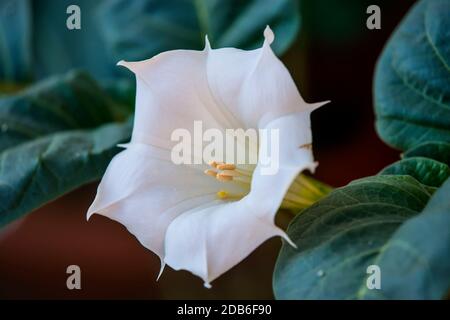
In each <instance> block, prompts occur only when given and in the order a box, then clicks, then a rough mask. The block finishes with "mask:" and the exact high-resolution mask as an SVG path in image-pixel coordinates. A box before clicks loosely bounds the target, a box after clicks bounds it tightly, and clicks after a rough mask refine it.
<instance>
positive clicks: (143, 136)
mask: <svg viewBox="0 0 450 320" xmlns="http://www.w3.org/2000/svg"><path fill="white" fill-rule="evenodd" d="M206 55H207V53H206V51H193V50H175V51H168V52H164V53H161V54H159V55H157V56H155V57H153V58H151V59H148V60H144V61H139V62H125V61H121V62H119V64H120V65H123V66H126V67H127V68H128V69H130V70H131V71H133V72H134V73H135V74H136V110H135V121H134V128H133V137H132V142H141V143H146V144H150V145H154V146H158V147H161V148H165V149H171V148H172V147H173V146H174V145H175V142H172V141H170V137H171V134H172V132H173V131H174V130H175V129H178V128H183V129H187V130H188V131H189V132H191V133H193V132H194V127H193V125H194V121H196V120H201V121H202V122H203V130H206V129H208V128H217V129H222V130H224V129H225V128H234V127H235V126H236V125H237V123H236V120H235V119H233V118H232V117H231V116H230V115H229V114H228V111H227V110H226V109H221V108H219V106H218V105H217V104H216V103H215V101H214V98H213V97H212V95H211V93H210V91H209V86H208V82H207V78H206Z"/></svg>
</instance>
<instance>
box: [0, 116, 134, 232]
mask: <svg viewBox="0 0 450 320" xmlns="http://www.w3.org/2000/svg"><path fill="white" fill-rule="evenodd" d="M130 127H131V125H130V123H123V124H106V125H103V126H101V127H99V128H96V129H92V130H84V131H83V130H76V131H67V132H62V133H54V134H51V135H49V136H46V137H43V138H38V139H36V140H33V141H30V142H27V143H24V144H21V145H19V146H18V147H15V148H10V149H8V150H6V151H4V152H2V153H1V154H0V226H2V225H5V224H6V223H8V222H10V221H12V220H13V219H16V218H18V217H20V216H22V215H23V214H25V213H27V212H29V211H31V210H33V209H35V208H37V207H39V206H41V205H43V204H45V203H46V202H48V201H50V200H53V199H54V198H56V197H58V196H61V195H62V194H64V193H66V192H69V191H71V190H73V189H75V188H77V187H79V186H80V185H82V184H85V183H88V182H91V181H95V180H97V179H99V178H100V177H101V176H102V175H103V173H104V171H105V169H106V166H107V165H108V163H109V162H110V160H111V158H112V157H113V156H114V155H115V154H116V153H117V152H118V151H119V148H118V147H117V144H118V143H122V142H125V141H127V140H128V139H129V137H130V131H131V128H130Z"/></svg>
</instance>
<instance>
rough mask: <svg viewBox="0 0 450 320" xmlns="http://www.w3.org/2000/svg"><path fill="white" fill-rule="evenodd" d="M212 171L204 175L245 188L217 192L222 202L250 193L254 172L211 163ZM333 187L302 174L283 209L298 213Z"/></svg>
mask: <svg viewBox="0 0 450 320" xmlns="http://www.w3.org/2000/svg"><path fill="white" fill-rule="evenodd" d="M209 166H210V167H211V169H206V170H205V171H204V173H205V174H206V175H208V176H210V177H213V178H216V179H217V180H219V181H222V182H233V183H237V184H239V185H240V186H241V187H243V189H244V190H247V191H246V192H241V193H233V192H230V191H227V190H220V191H218V192H217V197H218V198H219V199H222V200H240V199H242V198H243V197H244V196H246V195H247V194H248V192H250V186H251V181H252V174H253V170H248V169H244V168H241V167H239V168H238V167H237V166H236V165H234V164H231V163H223V162H216V161H212V162H210V163H209ZM331 190H332V188H331V187H329V186H327V185H325V184H323V183H321V182H319V181H317V180H315V179H313V178H311V177H308V176H306V175H304V174H300V175H299V176H298V177H297V178H296V179H295V180H294V181H293V182H292V184H291V186H290V187H289V190H288V191H287V192H286V195H285V196H284V199H283V202H282V204H281V208H283V209H289V210H293V211H298V210H300V209H304V208H307V207H309V206H310V205H312V204H313V203H314V202H316V201H317V200H319V199H320V198H322V197H323V196H325V195H326V194H328V193H329V192H330V191H331Z"/></svg>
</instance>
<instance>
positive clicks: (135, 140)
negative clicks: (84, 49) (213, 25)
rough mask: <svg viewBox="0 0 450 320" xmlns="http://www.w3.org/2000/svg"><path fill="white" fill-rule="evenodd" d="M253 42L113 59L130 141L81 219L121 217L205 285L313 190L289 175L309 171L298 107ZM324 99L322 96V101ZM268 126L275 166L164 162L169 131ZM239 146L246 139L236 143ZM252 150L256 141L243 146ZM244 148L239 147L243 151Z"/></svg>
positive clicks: (306, 134) (275, 232)
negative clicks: (127, 109)
mask: <svg viewBox="0 0 450 320" xmlns="http://www.w3.org/2000/svg"><path fill="white" fill-rule="evenodd" d="M264 37H265V41H264V44H263V45H262V47H261V48H259V49H256V50H251V51H244V50H239V49H235V48H221V49H211V48H210V45H209V43H208V41H207V39H206V46H205V49H204V50H202V51H194V50H174V51H168V52H164V53H161V54H159V55H157V56H155V57H153V58H151V59H148V60H144V61H139V62H125V61H121V62H119V64H120V65H122V66H125V67H127V68H128V69H130V70H131V71H132V72H134V73H135V75H136V86H137V88H136V110H135V119H134V129H133V134H132V138H131V141H130V143H129V144H127V145H126V146H124V147H125V150H124V151H122V152H120V153H119V154H117V155H116V156H115V157H114V159H113V160H112V161H111V163H110V165H109V166H108V168H107V170H106V173H105V175H104V177H103V179H102V181H101V183H100V185H99V187H98V191H97V196H96V198H95V200H94V202H93V203H92V205H91V207H90V208H89V211H88V218H89V217H90V216H91V215H92V214H94V213H98V214H101V215H104V216H106V217H109V218H111V219H113V220H116V221H118V222H120V223H122V224H123V225H124V226H126V228H127V229H128V230H129V231H130V232H131V233H132V234H133V235H135V236H136V237H137V239H138V240H139V241H140V242H141V243H142V245H143V246H145V247H146V248H148V249H150V250H151V251H153V252H154V253H156V254H157V255H158V256H159V257H160V259H161V262H162V268H161V271H162V269H163V267H164V265H166V264H167V265H169V266H170V267H172V268H174V269H176V270H179V269H184V270H188V271H190V272H192V273H193V274H195V275H197V276H199V277H201V278H202V279H203V280H204V282H205V285H206V286H209V283H210V282H211V281H212V280H214V279H216V278H217V277H219V276H220V275H221V274H223V273H224V272H225V271H227V270H229V269H230V268H232V267H233V266H235V265H236V264H238V263H239V262H240V261H241V260H243V259H244V258H245V257H246V256H248V255H249V254H250V253H251V252H252V251H253V250H254V249H255V248H256V247H258V246H259V245H260V244H261V243H262V242H264V241H265V240H267V239H268V238H271V237H273V236H280V237H283V238H284V239H286V240H287V241H289V239H288V237H287V235H286V234H285V233H284V231H283V230H281V229H280V228H279V227H277V226H276V225H275V223H274V218H275V214H276V212H277V211H278V209H279V208H280V207H285V208H290V209H300V208H304V207H306V206H308V205H310V204H311V203H312V202H313V201H314V199H315V198H318V197H320V196H321V195H322V193H321V192H320V190H318V189H317V188H316V187H315V186H314V185H313V184H312V183H311V181H310V180H309V179H308V178H307V177H305V176H303V175H299V173H301V172H302V171H303V170H305V169H308V170H309V171H311V172H312V171H314V169H315V167H316V163H315V162H314V160H313V155H312V150H311V145H312V134H311V129H310V113H311V112H312V111H313V110H314V109H316V108H317V107H319V106H321V105H322V104H324V103H316V104H308V103H306V102H305V101H304V100H303V99H302V97H301V96H300V94H299V92H298V90H297V88H296V86H295V84H294V82H293V80H292V78H291V76H290V74H289V72H288V71H287V69H286V68H285V66H284V65H283V64H282V62H281V61H280V60H279V59H278V58H277V57H276V56H275V54H274V53H273V51H272V49H271V47H270V44H271V43H272V41H273V40H274V35H273V33H272V31H271V30H270V28H269V27H267V28H266V30H265V31H264ZM325 103H326V102H325ZM195 121H202V123H203V125H204V126H205V128H215V129H218V130H220V131H221V132H225V130H226V129H229V128H234V129H238V128H242V129H244V130H246V129H249V128H254V129H277V130H278V132H279V142H280V143H279V169H278V171H277V173H276V174H273V175H264V174H262V173H261V168H262V165H261V164H260V163H259V162H258V163H256V164H254V165H252V164H247V165H246V164H243V165H242V164H238V163H222V162H211V163H209V164H206V163H203V164H201V165H198V164H197V165H189V164H181V165H177V164H174V163H173V162H172V161H171V150H172V149H173V147H174V146H175V144H176V142H174V141H173V140H172V139H171V135H172V133H173V132H174V130H176V129H179V128H184V129H186V130H188V131H190V132H192V131H193V129H194V128H193V126H194V122H195ZM241 148H247V149H249V147H248V146H241ZM250 149H252V150H253V151H250V152H261V150H259V149H261V148H258V146H256V148H250ZM247 151H248V150H247Z"/></svg>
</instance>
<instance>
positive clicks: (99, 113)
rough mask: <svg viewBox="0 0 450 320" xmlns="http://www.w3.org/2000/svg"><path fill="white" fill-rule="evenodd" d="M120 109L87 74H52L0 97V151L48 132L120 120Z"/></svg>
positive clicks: (121, 115)
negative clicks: (43, 79) (22, 89)
mask: <svg viewBox="0 0 450 320" xmlns="http://www.w3.org/2000/svg"><path fill="white" fill-rule="evenodd" d="M120 112H121V111H120V108H119V106H118V105H116V104H115V103H114V102H113V101H112V100H111V98H110V97H109V96H108V95H107V94H106V93H105V92H103V91H102V90H101V89H100V88H99V86H98V85H97V84H96V82H95V81H94V80H93V79H91V78H90V77H89V76H88V75H87V74H85V73H82V72H69V73H68V74H66V75H63V76H55V77H52V78H50V79H48V80H45V81H42V82H39V83H38V84H36V85H34V86H31V87H29V88H28V89H26V90H24V91H21V92H19V93H17V94H16V95H12V96H7V97H3V98H1V97H0V132H1V134H0V152H1V151H2V150H4V149H6V148H9V147H12V146H15V145H17V144H19V143H22V142H25V141H27V140H32V139H35V138H37V137H40V136H44V135H47V134H50V133H54V132H58V131H64V130H74V129H85V128H95V127H97V126H99V125H101V124H104V123H107V122H112V121H120V120H124V117H125V115H123V114H120ZM122 112H123V111H122Z"/></svg>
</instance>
